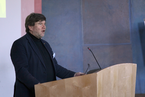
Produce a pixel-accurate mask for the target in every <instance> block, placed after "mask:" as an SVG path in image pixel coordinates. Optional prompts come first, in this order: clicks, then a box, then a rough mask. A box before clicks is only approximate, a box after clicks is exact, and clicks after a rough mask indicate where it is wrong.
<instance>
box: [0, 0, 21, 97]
mask: <svg viewBox="0 0 145 97" xmlns="http://www.w3.org/2000/svg"><path fill="white" fill-rule="evenodd" d="M0 35H1V38H0V44H1V46H0V97H12V96H13V88H14V81H15V72H14V67H13V65H12V62H11V60H10V48H11V45H12V43H13V42H14V40H15V39H17V38H19V37H20V36H21V0H13V1H12V0H6V18H0Z"/></svg>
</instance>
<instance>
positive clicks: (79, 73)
mask: <svg viewBox="0 0 145 97" xmlns="http://www.w3.org/2000/svg"><path fill="white" fill-rule="evenodd" d="M81 75H85V74H84V73H82V72H77V73H75V74H74V77H75V76H81Z"/></svg>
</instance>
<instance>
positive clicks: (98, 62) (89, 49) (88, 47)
mask: <svg viewBox="0 0 145 97" xmlns="http://www.w3.org/2000/svg"><path fill="white" fill-rule="evenodd" d="M88 49H89V51H90V52H91V53H92V55H93V57H94V58H95V60H96V62H97V64H98V66H99V68H100V70H101V69H102V68H101V66H100V65H99V62H98V61H97V59H96V57H95V55H94V53H93V52H92V50H91V49H90V48H89V47H88Z"/></svg>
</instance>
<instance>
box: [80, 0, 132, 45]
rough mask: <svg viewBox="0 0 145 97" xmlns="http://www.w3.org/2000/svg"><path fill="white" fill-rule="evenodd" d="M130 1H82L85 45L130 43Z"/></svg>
mask: <svg viewBox="0 0 145 97" xmlns="http://www.w3.org/2000/svg"><path fill="white" fill-rule="evenodd" d="M128 5H129V4H128V0H120V1H119V0H82V13H83V32H84V38H83V39H84V44H102V43H130V30H129V29H130V28H129V6H128Z"/></svg>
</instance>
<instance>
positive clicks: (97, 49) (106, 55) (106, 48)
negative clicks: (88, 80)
mask: <svg viewBox="0 0 145 97" xmlns="http://www.w3.org/2000/svg"><path fill="white" fill-rule="evenodd" d="M90 49H91V50H92V51H93V52H94V55H95V56H96V58H97V60H98V62H99V64H100V66H101V68H106V67H109V66H112V65H115V64H119V63H132V48H131V45H94V46H90ZM83 50H84V52H83V54H84V70H86V68H87V64H88V63H89V64H90V67H91V68H90V69H95V68H99V67H98V64H97V63H96V61H95V59H94V57H93V55H92V54H91V52H90V51H89V50H88V49H87V46H84V48H83Z"/></svg>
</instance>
